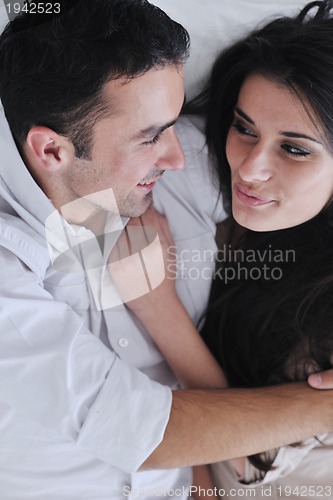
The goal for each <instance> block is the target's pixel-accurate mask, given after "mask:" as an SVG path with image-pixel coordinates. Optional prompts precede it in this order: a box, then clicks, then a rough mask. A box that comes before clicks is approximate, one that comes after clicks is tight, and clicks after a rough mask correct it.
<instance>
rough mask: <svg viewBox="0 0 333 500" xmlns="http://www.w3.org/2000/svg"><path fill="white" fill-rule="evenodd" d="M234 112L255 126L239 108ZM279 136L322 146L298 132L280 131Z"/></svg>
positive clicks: (312, 138) (315, 140)
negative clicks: (305, 140) (304, 140)
mask: <svg viewBox="0 0 333 500" xmlns="http://www.w3.org/2000/svg"><path fill="white" fill-rule="evenodd" d="M235 112H236V113H237V114H238V115H239V116H240V117H241V118H243V119H244V120H246V121H247V122H249V123H250V124H251V125H255V122H254V120H252V118H250V117H249V116H248V115H247V114H246V113H244V111H243V110H242V109H241V108H239V107H237V108H235ZM279 135H283V136H284V137H290V138H294V139H307V140H309V141H312V142H316V143H317V144H320V145H322V143H321V142H319V141H318V140H317V139H315V138H314V137H310V136H309V135H306V134H300V133H298V132H289V131H283V130H280V131H279Z"/></svg>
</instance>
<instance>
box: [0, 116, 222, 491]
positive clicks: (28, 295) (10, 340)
mask: <svg viewBox="0 0 333 500" xmlns="http://www.w3.org/2000/svg"><path fill="white" fill-rule="evenodd" d="M178 132H179V133H180V135H181V137H183V140H184V142H185V145H186V147H185V154H186V157H187V169H185V170H184V171H182V172H178V173H173V172H166V173H165V176H164V178H163V180H162V181H160V182H159V185H158V186H156V189H155V196H154V199H155V204H156V206H157V208H158V209H159V210H161V211H164V212H165V213H166V215H167V216H168V218H169V220H170V226H171V230H172V232H173V235H174V238H175V242H176V245H177V247H178V250H177V252H178V255H179V256H180V258H179V262H178V264H179V266H178V269H177V273H178V274H179V280H178V284H177V286H178V291H179V294H180V296H181V298H182V300H183V301H184V303H185V305H186V307H187V309H188V310H189V312H190V314H191V316H192V317H193V318H194V319H195V320H197V319H198V317H199V316H200V314H201V313H202V312H203V310H204V308H205V305H206V303H207V298H208V292H209V288H210V277H211V274H212V272H213V269H214V252H215V251H216V245H215V240H214V234H215V222H216V221H218V220H221V219H223V218H224V216H225V214H224V211H223V208H222V204H221V202H219V203H217V198H218V194H217V190H216V189H215V188H214V187H213V184H212V182H211V180H210V175H209V170H208V167H207V157H206V152H205V151H204V150H203V149H202V148H204V140H203V135H202V134H201V132H199V131H198V130H197V129H195V128H194V127H193V126H192V125H191V124H190V123H189V122H188V121H187V120H184V121H183V123H180V124H179V128H178ZM0 158H1V166H0V245H1V247H0V269H1V280H0V332H1V333H0V491H1V498H3V499H4V500H24V499H25V498H33V499H34V500H58V499H63V500H64V499H65V500H67V499H68V500H71V499H73V500H74V499H75V500H78V499H80V500H81V499H89V500H93V499H96V500H103V499H105V500H106V499H108V500H109V499H119V498H123V497H124V496H125V497H128V496H129V495H130V493H129V492H130V491H131V496H130V498H141V499H149V498H156V497H157V496H158V497H160V496H161V492H165V497H167V498H178V499H185V498H187V496H188V488H189V486H190V484H191V477H192V476H191V470H190V469H174V470H158V471H149V472H136V471H137V469H138V468H139V467H140V465H141V464H142V463H143V462H144V461H145V460H146V458H147V457H148V456H149V455H150V454H151V452H152V451H153V450H154V449H155V448H156V447H157V446H158V444H159V443H160V442H161V441H162V439H163V434H164V431H165V427H166V425H167V423H168V419H169V413H170V408H171V401H172V392H171V388H175V387H177V383H176V380H175V379H174V376H173V374H172V373H171V371H170V369H169V367H168V366H167V364H166V363H165V361H164V359H163V357H162V356H161V354H160V352H159V351H158V349H157V348H156V346H155V345H154V343H153V342H152V340H151V339H150V337H149V335H148V333H147V332H145V331H144V330H143V328H142V327H141V326H140V325H139V324H138V322H137V320H136V319H135V318H134V317H132V316H131V315H130V314H129V313H128V312H127V310H125V308H124V306H123V305H119V306H116V307H113V308H110V309H106V310H104V311H102V312H101V311H99V310H98V308H97V307H96V305H95V301H94V299H93V296H92V291H91V289H90V286H89V284H88V280H87V275H86V273H85V272H84V270H82V272H78V271H76V272H72V273H70V272H61V271H60V270H59V269H57V268H56V267H52V265H51V263H50V258H49V252H48V248H47V245H46V240H45V221H46V219H47V218H48V217H49V216H50V215H51V214H52V213H53V212H54V207H53V206H52V204H51V203H50V201H49V200H48V199H47V198H46V196H45V195H44V193H43V192H42V191H41V190H40V188H39V187H38V186H37V185H36V184H35V182H34V181H33V179H32V177H31V176H30V175H29V173H28V171H27V169H26V168H25V166H24V164H23V163H22V160H21V158H20V157H19V155H18V152H17V150H16V148H15V145H14V142H13V140H12V137H11V135H10V132H9V129H8V125H7V123H6V121H5V118H4V115H3V112H2V111H1V116H0ZM203 250H206V253H204V252H203Z"/></svg>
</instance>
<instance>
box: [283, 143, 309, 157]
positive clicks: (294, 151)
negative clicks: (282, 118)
mask: <svg viewBox="0 0 333 500" xmlns="http://www.w3.org/2000/svg"><path fill="white" fill-rule="evenodd" d="M281 147H282V149H284V150H285V151H286V153H288V154H289V155H291V156H296V157H297V156H298V157H302V156H303V157H307V156H309V155H310V154H311V153H310V151H308V150H307V149H300V148H296V147H295V146H290V145H289V144H283V145H282V146H281Z"/></svg>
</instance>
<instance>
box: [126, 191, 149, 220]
mask: <svg viewBox="0 0 333 500" xmlns="http://www.w3.org/2000/svg"><path fill="white" fill-rule="evenodd" d="M152 202H153V195H152V193H148V194H147V195H146V196H145V197H144V199H143V200H141V202H140V203H139V202H136V203H133V204H130V203H129V202H127V203H126V206H124V207H119V212H120V215H121V216H122V217H130V218H131V219H134V218H136V217H141V215H143V214H144V213H145V212H146V211H147V210H148V208H149V207H150V205H151V204H152Z"/></svg>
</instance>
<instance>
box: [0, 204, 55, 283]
mask: <svg viewBox="0 0 333 500" xmlns="http://www.w3.org/2000/svg"><path fill="white" fill-rule="evenodd" d="M0 260H1V261H2V266H1V267H2V269H9V268H10V271H11V272H14V273H15V270H16V272H17V273H19V272H20V271H21V270H22V266H25V267H26V268H28V269H29V270H30V271H32V272H33V273H35V274H36V275H37V276H38V278H39V279H40V280H42V279H43V276H44V275H45V272H46V269H47V268H48V266H49V262H50V257H49V253H48V249H47V244H46V240H45V238H43V237H42V236H41V235H40V234H39V233H37V231H35V230H34V229H33V228H32V227H31V226H29V225H28V224H27V223H26V222H25V221H24V220H22V219H21V218H20V217H18V216H15V215H10V214H6V213H0Z"/></svg>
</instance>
